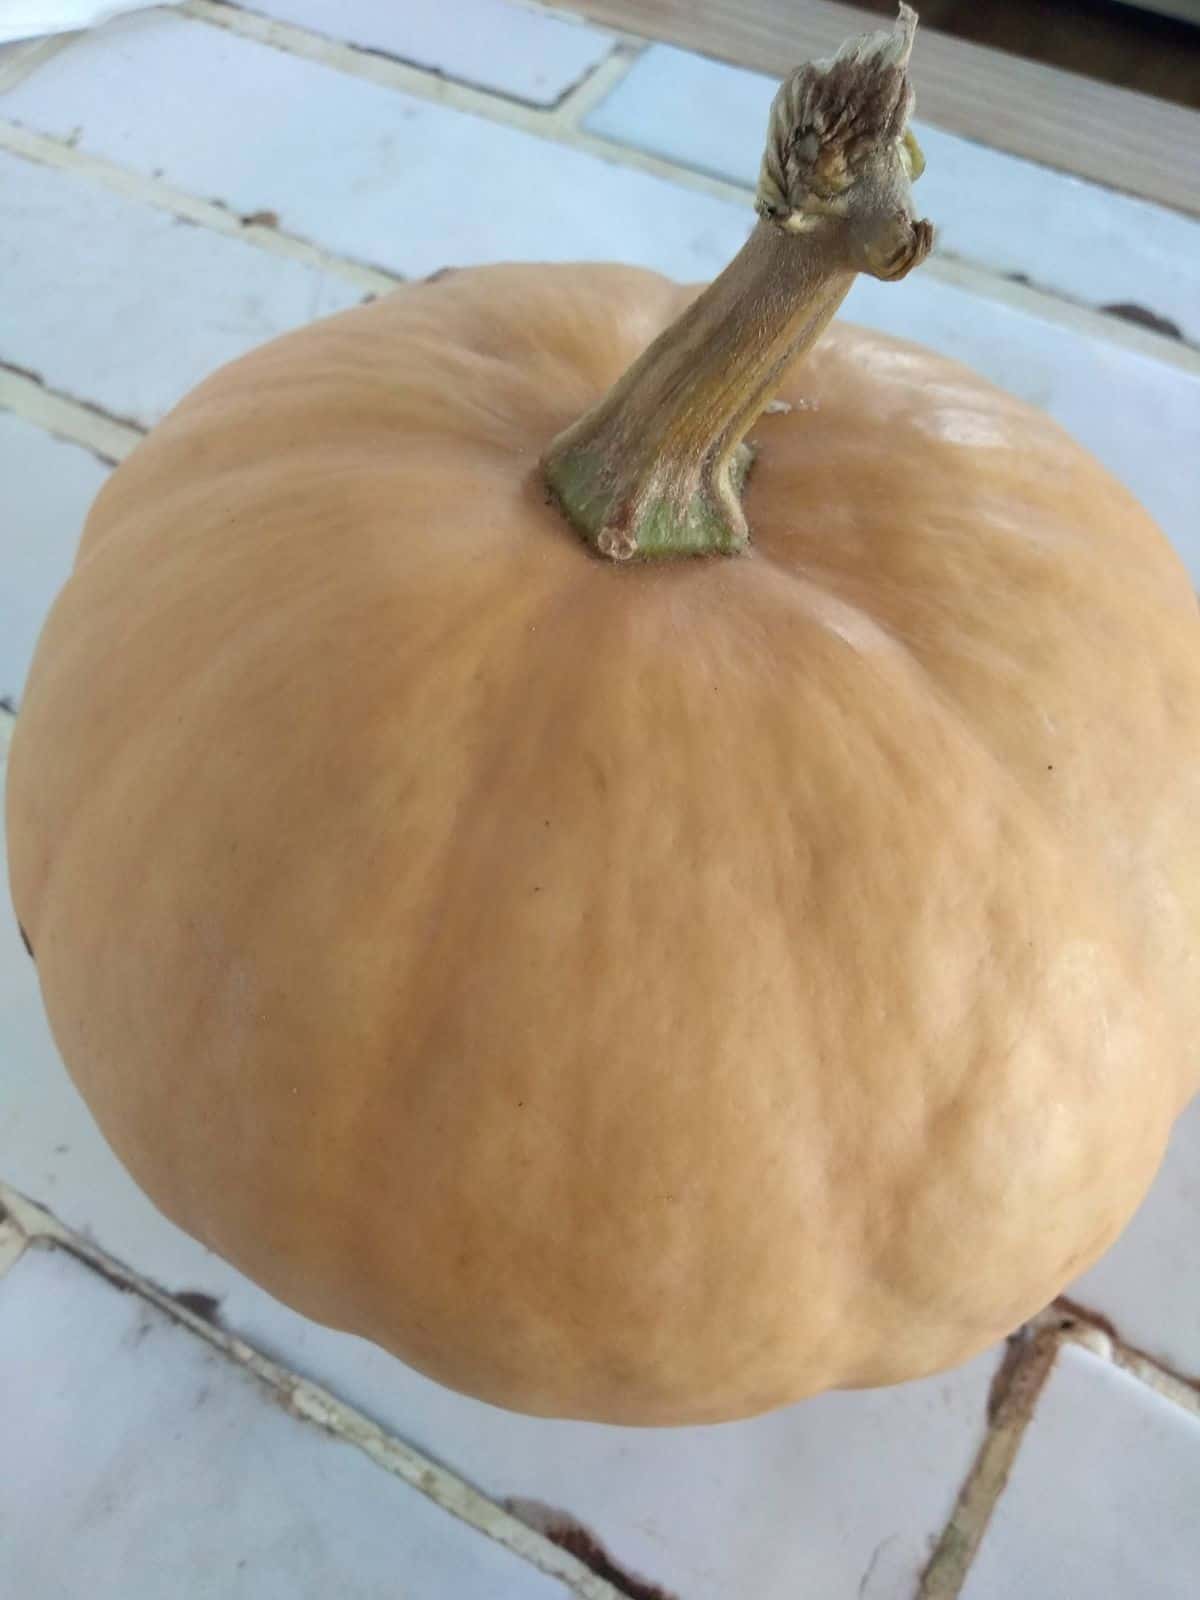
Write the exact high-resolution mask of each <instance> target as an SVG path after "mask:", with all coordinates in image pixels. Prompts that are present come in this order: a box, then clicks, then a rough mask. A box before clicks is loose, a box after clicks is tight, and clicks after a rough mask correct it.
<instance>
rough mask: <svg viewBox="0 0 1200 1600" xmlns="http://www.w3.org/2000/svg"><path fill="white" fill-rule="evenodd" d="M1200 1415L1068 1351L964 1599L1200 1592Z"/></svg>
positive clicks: (1116, 1598)
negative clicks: (1185, 1409) (1191, 1412)
mask: <svg viewBox="0 0 1200 1600" xmlns="http://www.w3.org/2000/svg"><path fill="white" fill-rule="evenodd" d="M1198 1573H1200V1419H1197V1418H1196V1417H1194V1416H1192V1415H1191V1414H1190V1413H1189V1412H1186V1411H1184V1410H1182V1409H1181V1408H1180V1407H1179V1406H1176V1405H1173V1404H1172V1403H1171V1402H1170V1401H1168V1400H1164V1399H1162V1398H1161V1397H1160V1396H1159V1395H1157V1394H1155V1393H1154V1392H1153V1390H1151V1389H1148V1388H1146V1387H1145V1386H1144V1385H1142V1384H1140V1383H1138V1382H1137V1380H1136V1379H1134V1378H1131V1377H1129V1376H1128V1374H1126V1373H1124V1372H1121V1371H1119V1370H1118V1369H1117V1368H1115V1367H1112V1366H1110V1365H1108V1364H1107V1363H1106V1362H1105V1361H1103V1360H1101V1359H1100V1358H1099V1357H1097V1356H1094V1355H1091V1354H1089V1353H1088V1352H1087V1351H1084V1350H1080V1349H1078V1348H1075V1347H1073V1346H1068V1347H1067V1348H1066V1349H1064V1350H1063V1351H1062V1353H1061V1354H1060V1355H1059V1357H1058V1359H1057V1360H1056V1362H1055V1365H1054V1369H1053V1372H1052V1374H1051V1377H1050V1380H1049V1383H1048V1385H1047V1387H1046V1388H1045V1389H1043V1391H1042V1394H1041V1396H1040V1398H1039V1400H1038V1403H1037V1409H1036V1411H1035V1412H1034V1416H1033V1421H1032V1423H1031V1424H1030V1426H1029V1429H1028V1431H1027V1432H1026V1434H1025V1437H1024V1439H1023V1440H1022V1442H1021V1446H1020V1449H1019V1451H1018V1453H1017V1460H1016V1465H1015V1466H1014V1468H1013V1471H1012V1475H1011V1477H1010V1478H1009V1481H1008V1486H1007V1488H1006V1489H1005V1490H1004V1492H1003V1494H1002V1495H1001V1498H1000V1502H999V1504H998V1506H997V1507H996V1509H995V1511H994V1512H993V1514H992V1519H991V1522H990V1524H989V1526H988V1530H987V1532H986V1534H985V1535H984V1538H983V1543H982V1545H981V1546H980V1549H979V1551H978V1553H977V1555H976V1557H975V1560H974V1562H973V1563H972V1565H971V1568H970V1570H969V1572H968V1574H967V1580H966V1583H965V1585H964V1586H963V1589H962V1600H1013V1597H1014V1596H1029V1597H1030V1600H1033V1597H1037V1600H1084V1597H1085V1596H1086V1600H1194V1597H1195V1595H1196V1593H1197V1589H1198V1583H1200V1580H1198V1577H1197V1574H1198Z"/></svg>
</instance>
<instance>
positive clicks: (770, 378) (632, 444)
mask: <svg viewBox="0 0 1200 1600" xmlns="http://www.w3.org/2000/svg"><path fill="white" fill-rule="evenodd" d="M916 25H917V18H916V13H915V12H914V11H913V9H912V7H911V6H908V5H901V7H900V15H899V18H898V19H897V22H896V24H895V27H894V28H893V30H892V31H890V32H885V33H872V34H866V35H864V36H863V37H862V38H859V39H852V40H850V41H849V42H848V43H846V44H844V45H843V46H842V48H841V49H840V50H839V51H838V53H837V55H836V56H835V57H834V58H833V59H832V60H830V61H814V62H810V63H809V64H808V65H807V66H803V67H799V68H797V70H796V71H795V72H793V73H792V74H791V75H790V76H789V77H788V78H787V79H786V80H785V81H784V83H783V84H782V86H781V87H780V89H779V92H778V94H777V95H776V96H775V99H774V102H773V104H772V106H771V114H770V118H769V121H768V126H767V143H766V150H765V153H764V155H763V161H762V170H761V173H760V175H759V181H758V192H757V196H756V210H757V211H758V216H759V221H758V223H757V225H756V226H755V228H754V230H753V232H752V233H751V234H750V237H749V239H748V240H747V241H746V243H745V245H744V246H743V247H742V249H741V250H740V251H739V252H738V254H737V255H736V256H735V257H734V259H733V260H732V261H731V262H730V264H729V266H728V267H726V268H725V270H724V272H722V273H721V275H720V276H719V277H718V278H716V279H715V280H714V281H713V282H712V283H711V284H710V285H709V286H708V288H707V289H705V290H704V291H703V293H701V294H700V295H699V296H698V297H697V298H696V299H695V300H694V301H692V303H691V304H690V305H689V306H688V308H687V310H686V311H684V312H683V314H682V316H680V317H679V318H678V320H677V321H675V322H674V323H672V324H671V326H670V327H669V328H667V330H666V331H665V332H664V333H662V334H660V335H659V337H658V338H657V339H656V340H655V341H654V342H653V344H651V345H650V346H649V347H648V348H647V349H646V350H645V351H644V352H643V353H642V355H640V356H639V357H638V359H637V360H636V361H635V362H634V363H633V365H632V366H631V367H630V368H629V370H628V371H627V372H626V373H625V374H624V376H623V377H621V378H620V379H619V380H618V381H617V383H616V384H615V385H614V386H613V388H612V389H611V390H610V391H609V392H608V394H607V395H606V396H605V397H604V399H602V400H601V401H600V403H599V404H598V405H596V406H594V407H593V408H592V410H590V411H588V412H587V413H586V414H585V415H584V416H583V417H581V418H580V419H579V421H578V422H576V423H575V424H574V425H573V426H572V427H570V428H568V429H567V430H566V431H565V432H564V433H561V434H560V435H559V436H558V438H557V439H555V440H554V442H553V443H552V444H551V446H550V448H549V450H548V451H547V452H546V455H545V457H544V458H543V462H542V466H543V470H544V472H545V476H546V481H547V483H548V485H549V487H550V488H551V490H552V491H553V493H554V495H555V496H556V498H557V499H558V501H559V503H560V504H561V506H562V508H563V510H564V511H565V513H566V515H567V517H568V518H569V520H570V521H571V522H572V523H573V524H574V526H575V527H576V528H577V529H578V530H579V532H580V533H581V534H582V535H583V537H584V538H585V539H586V540H587V541H588V543H589V544H591V545H592V546H593V547H594V548H595V549H596V550H597V551H599V553H600V554H601V555H604V556H608V557H610V558H611V559H613V560H617V561H623V560H628V559H629V558H630V557H632V556H639V557H647V558H648V557H655V556H677V555H697V554H702V553H706V552H726V553H731V552H734V551H737V550H741V549H743V548H744V547H745V545H746V543H747V541H748V537H749V532H748V529H747V526H746V518H745V514H744V513H743V511H742V505H741V494H740V491H741V486H742V482H743V480H744V478H745V475H746V472H747V470H748V468H749V465H750V460H751V451H750V448H749V447H748V446H747V445H746V444H745V443H744V440H745V436H746V434H747V433H748V432H749V430H750V428H751V427H752V426H753V425H754V423H755V421H756V420H757V418H758V417H759V415H760V413H761V412H762V410H763V408H764V407H765V406H766V405H767V403H768V401H769V400H770V398H771V396H772V394H773V393H774V392H775V390H776V389H777V388H778V386H779V384H780V382H781V381H782V379H783V377H784V375H785V373H786V371H787V369H788V368H789V367H790V366H791V364H792V363H793V362H794V361H795V360H797V358H798V357H800V356H801V355H803V354H804V353H805V351H807V350H808V349H810V348H811V346H812V345H813V344H814V343H815V342H816V340H817V339H818V338H819V337H820V335H821V333H822V332H823V331H824V329H825V327H826V325H827V324H828V323H829V321H830V320H831V318H832V317H833V315H834V313H835V312H836V311H837V308H838V306H839V305H840V304H841V303H842V301H843V299H844V298H845V296H846V294H847V292H848V290H849V288H850V285H851V284H852V283H853V281H854V278H855V274H856V273H859V272H867V273H870V274H871V276H872V277H875V278H882V279H885V280H887V281H892V280H895V279H898V278H903V277H904V276H905V275H906V274H907V273H908V272H910V271H911V270H912V268H913V267H915V266H917V265H918V263H919V262H921V261H923V260H924V259H925V257H926V256H927V255H928V254H929V250H930V247H931V245H932V243H933V228H932V226H931V224H930V223H928V222H918V221H916V220H915V217H914V213H913V204H912V187H911V186H912V183H913V180H914V179H915V178H916V177H917V176H919V174H920V172H921V170H922V168H923V166H924V161H923V158H922V156H921V152H920V148H919V147H918V145H917V142H916V139H915V138H914V137H913V135H912V133H911V132H910V131H909V128H908V119H909V115H910V113H911V111H912V105H913V92H912V88H911V85H910V83H909V80H908V72H907V66H908V58H909V55H910V53H911V50H912V43H913V33H914V30H915V28H916Z"/></svg>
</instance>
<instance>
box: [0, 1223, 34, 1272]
mask: <svg viewBox="0 0 1200 1600" xmlns="http://www.w3.org/2000/svg"><path fill="white" fill-rule="evenodd" d="M26 1243H27V1240H26V1238H25V1234H24V1233H23V1231H22V1230H21V1229H20V1228H18V1227H17V1225H16V1223H15V1222H13V1221H11V1220H10V1219H9V1218H8V1217H6V1216H4V1214H3V1212H0V1278H2V1277H3V1276H4V1274H5V1273H6V1272H7V1271H8V1269H9V1268H10V1267H15V1266H16V1264H17V1262H18V1261H19V1260H20V1259H21V1257H22V1256H23V1255H24V1253H25V1245H26Z"/></svg>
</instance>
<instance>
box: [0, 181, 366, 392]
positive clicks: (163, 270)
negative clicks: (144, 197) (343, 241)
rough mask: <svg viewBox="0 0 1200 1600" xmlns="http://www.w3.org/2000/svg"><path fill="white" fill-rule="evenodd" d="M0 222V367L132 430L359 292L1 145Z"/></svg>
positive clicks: (357, 296)
mask: <svg viewBox="0 0 1200 1600" xmlns="http://www.w3.org/2000/svg"><path fill="white" fill-rule="evenodd" d="M0 216H3V218H4V226H3V227H0V283H3V285H4V292H3V294H2V295H0V361H6V362H10V363H13V364H14V365H16V366H19V367H23V368H26V369H27V370H31V371H33V372H35V373H37V374H39V375H40V376H41V377H42V378H43V379H44V380H45V381H46V383H47V384H49V385H50V387H51V388H54V389H60V390H63V391H65V392H66V393H68V394H71V395H74V396H76V397H80V398H83V399H86V400H90V401H93V402H95V403H96V404H98V405H101V406H103V407H104V408H105V409H106V410H107V411H109V412H111V413H112V414H114V415H116V416H118V417H122V418H128V419H130V420H132V421H134V422H138V423H143V424H145V423H149V422H152V421H154V420H155V419H156V418H157V417H159V416H161V414H162V413H163V412H164V411H165V410H167V408H168V407H169V406H171V405H172V404H173V403H174V402H175V401H176V400H178V399H179V398H181V396H182V395H183V394H184V393H185V391H186V390H188V389H190V388H192V387H193V385H194V384H196V383H198V382H199V380H200V379H201V378H202V377H205V376H206V375H207V374H208V373H209V372H211V371H212V369H213V368H214V367H216V366H219V365H220V364H221V363H222V362H224V361H228V360H231V359H232V358H233V357H234V356H237V355H240V354H242V352H243V351H245V350H248V349H250V348H251V347H252V346H253V345H256V344H261V343H262V342H263V341H264V340H266V339H269V338H272V337H273V336H274V335H275V334H277V333H282V332H284V331H285V330H286V329H288V328H293V327H296V326H297V325H298V324H300V323H304V322H309V321H311V320H312V318H314V317H318V316H322V315H324V314H325V313H327V312H331V311H337V310H341V309H342V308H343V307H345V306H348V305H353V304H355V303H356V302H357V301H358V300H359V299H360V298H361V295H360V292H359V291H358V290H356V289H354V288H352V287H350V286H349V285H348V284H346V283H343V282H341V281H339V280H338V279H335V278H332V277H329V276H328V275H326V274H323V273H321V272H318V271H316V270H314V269H313V268H311V267H307V266H303V265H301V264H300V263H299V262H294V261H288V260H285V259H283V258H282V257H279V256H274V255H268V254H266V253H265V252H264V251H261V250H256V249H254V248H253V246H251V245H248V244H243V243H242V241H241V240H240V239H234V238H229V237H226V236H225V235H223V234H218V233H210V232H208V231H206V230H204V229H201V228H197V227H193V226H190V225H186V224H182V223H180V222H178V221H177V220H175V219H174V218H172V217H171V216H169V215H168V214H167V213H166V212H164V211H156V210H154V209H153V208H151V207H149V206H142V205H138V204H136V203H134V202H133V201H130V200H126V199H123V198H121V197H120V196H118V195H115V194H113V193H111V192H110V191H108V190H106V189H102V188H100V187H99V186H98V185H96V184H93V183H89V182H87V181H86V180H84V179H82V178H79V177H77V176H75V175H73V174H71V173H67V172H62V171H59V170H56V169H53V168H49V167H43V166H38V165H36V164H35V163H33V162H30V161H24V160H22V159H20V158H19V157H17V156H13V155H9V154H7V153H6V152H3V151H0ZM135 264H136V265H135Z"/></svg>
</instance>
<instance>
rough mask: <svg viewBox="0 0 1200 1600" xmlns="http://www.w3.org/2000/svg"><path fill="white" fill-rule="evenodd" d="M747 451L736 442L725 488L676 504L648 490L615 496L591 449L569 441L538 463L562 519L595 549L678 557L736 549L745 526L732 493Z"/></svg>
mask: <svg viewBox="0 0 1200 1600" xmlns="http://www.w3.org/2000/svg"><path fill="white" fill-rule="evenodd" d="M753 459H754V452H753V450H752V449H751V447H750V446H749V445H745V444H742V445H739V446H738V448H737V450H736V452H735V453H734V456H733V459H732V461H731V463H730V471H729V484H730V491H729V494H728V495H727V496H726V497H724V499H723V497H722V496H720V495H719V494H718V493H717V492H715V491H714V490H712V489H708V488H700V489H697V490H696V491H695V492H694V493H693V494H692V495H691V497H690V498H689V499H688V500H687V501H686V502H684V503H683V504H682V505H681V504H680V503H679V502H678V501H677V500H676V499H674V498H672V497H671V496H669V495H666V494H656V493H654V492H653V491H651V492H649V493H646V494H645V495H642V496H639V497H637V499H635V500H633V501H630V500H629V499H628V497H626V498H625V499H624V504H622V503H621V498H622V497H621V492H620V491H619V490H616V489H614V488H613V486H612V483H611V479H610V476H609V474H608V473H607V472H606V471H605V470H604V466H603V462H602V457H601V455H600V453H599V452H598V451H596V450H589V449H587V448H585V447H582V446H576V447H571V448H568V449H566V450H563V451H562V452H561V453H559V454H557V455H552V456H551V457H550V459H549V460H548V461H547V462H546V463H545V474H546V482H547V484H548V485H549V487H550V489H551V490H552V492H553V494H554V496H555V498H556V499H557V501H558V503H559V504H560V505H561V507H562V509H563V511H564V512H565V513H566V516H567V519H568V521H569V522H570V523H571V526H572V527H573V528H574V529H575V530H576V532H577V533H579V534H580V535H582V537H583V539H584V540H585V541H586V542H587V543H588V544H590V545H591V546H592V548H593V549H594V550H595V551H597V552H598V554H600V555H603V556H606V557H608V558H609V559H610V560H614V561H629V560H640V561H654V560H663V559H667V558H674V557H678V556H705V555H737V554H738V553H739V551H742V550H744V549H745V548H746V546H747V544H748V543H749V530H748V529H747V527H746V519H745V517H744V516H743V515H742V510H741V506H740V505H739V504H738V500H737V496H738V495H739V493H740V492H741V488H742V485H743V484H744V483H745V481H746V474H747V473H748V472H749V470H750V466H751V463H752V461H753Z"/></svg>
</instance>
